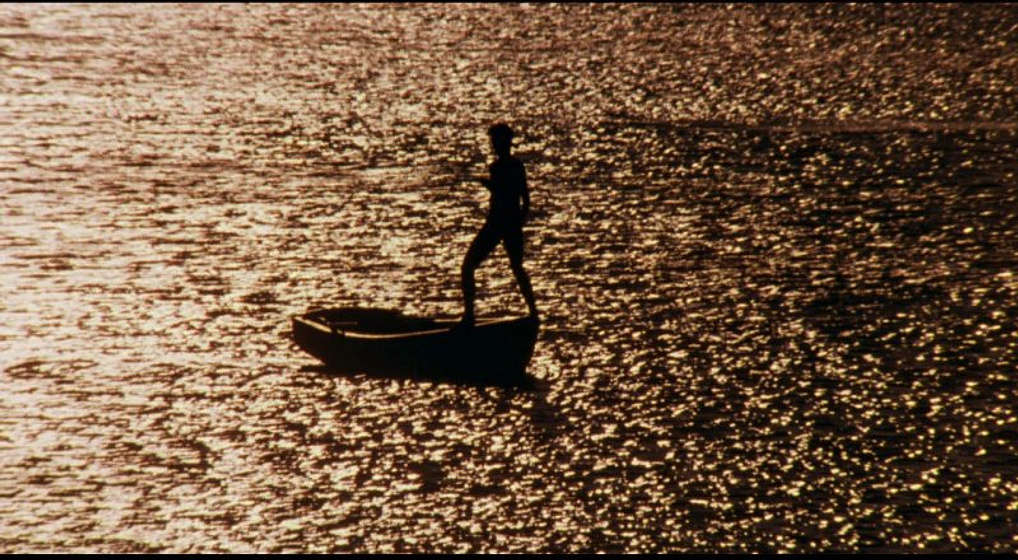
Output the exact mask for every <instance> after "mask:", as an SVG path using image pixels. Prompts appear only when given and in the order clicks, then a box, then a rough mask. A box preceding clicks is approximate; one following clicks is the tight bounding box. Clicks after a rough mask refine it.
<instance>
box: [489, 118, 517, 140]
mask: <svg viewBox="0 0 1018 560" xmlns="http://www.w3.org/2000/svg"><path fill="white" fill-rule="evenodd" d="M488 136H491V139H492V140H495V141H496V142H497V141H499V140H503V139H504V140H505V141H506V142H512V140H513V129H511V128H509V125H507V124H506V123H504V122H500V123H496V124H493V125H491V127H490V128H488Z"/></svg>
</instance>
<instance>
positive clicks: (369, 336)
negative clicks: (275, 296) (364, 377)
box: [293, 312, 532, 341]
mask: <svg viewBox="0 0 1018 560" xmlns="http://www.w3.org/2000/svg"><path fill="white" fill-rule="evenodd" d="M309 315H314V312H312V313H308V314H305V315H297V316H294V317H293V320H294V321H300V322H301V323H303V324H305V325H307V326H308V327H311V328H313V329H315V330H317V331H320V332H322V333H325V334H328V335H333V336H341V337H344V338H352V339H360V340H376V341H377V340H407V339H414V338H421V337H426V336H436V335H442V334H451V333H453V330H452V327H453V326H455V325H456V322H455V321H450V322H449V324H450V326H449V327H444V328H439V329H428V330H422V331H407V332H401V333H381V334H376V333H365V332H358V331H346V330H340V329H333V328H332V327H330V326H329V325H328V324H326V323H323V322H321V321H317V320H315V319H312V318H310V317H309ZM530 320H532V318H531V317H517V318H513V319H485V320H482V321H479V322H477V323H476V324H475V325H474V328H475V329H477V328H481V327H489V326H495V325H508V324H511V323H516V322H523V321H530Z"/></svg>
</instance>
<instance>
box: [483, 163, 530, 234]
mask: <svg viewBox="0 0 1018 560" xmlns="http://www.w3.org/2000/svg"><path fill="white" fill-rule="evenodd" d="M488 171H489V173H490V174H491V208H490V209H489V210H488V219H489V221H492V220H493V221H497V222H501V223H505V224H506V225H510V224H512V225H516V224H518V223H520V222H522V219H523V215H522V214H523V212H522V208H521V206H520V201H521V198H522V197H523V190H524V189H525V188H526V176H525V174H524V171H523V164H522V163H520V161H519V160H518V159H516V158H514V157H508V158H500V159H498V160H496V161H495V163H492V164H491V165H490V166H488Z"/></svg>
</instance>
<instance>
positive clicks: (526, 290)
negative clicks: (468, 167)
mask: <svg viewBox="0 0 1018 560" xmlns="http://www.w3.org/2000/svg"><path fill="white" fill-rule="evenodd" d="M488 136H489V137H490V138H491V147H492V150H493V151H494V152H495V162H494V163H492V164H491V165H490V166H488V171H489V173H490V178H488V179H482V180H481V183H482V184H483V185H484V186H485V187H486V188H487V189H488V190H489V191H490V192H491V199H490V200H491V202H490V207H489V209H488V217H487V219H486V220H485V222H484V226H483V227H481V231H479V232H478V233H477V236H476V237H474V240H473V241H472V242H471V243H470V249H468V250H467V255H466V257H465V258H464V259H463V267H462V270H461V278H462V283H463V320H462V324H463V325H465V326H472V325H473V324H474V296H475V286H474V271H475V270H477V267H478V266H480V265H481V262H483V261H484V259H486V258H488V255H490V254H491V251H492V250H493V249H494V248H495V246H496V245H498V244H499V242H502V245H503V246H504V247H505V250H506V253H507V254H508V255H509V264H510V266H511V267H512V271H513V275H514V276H515V277H516V283H517V284H518V285H519V287H520V291H521V292H523V297H524V299H526V300H527V307H528V308H529V310H530V316H531V317H532V318H534V319H537V302H536V301H535V299H534V290H533V288H532V287H531V286H530V277H529V276H527V271H526V270H524V269H523V223H524V222H525V221H526V219H527V214H528V213H529V212H530V193H529V191H528V190H527V174H526V170H525V169H524V168H523V163H522V162H520V160H518V159H516V158H515V157H513V156H512V155H511V154H510V151H511V150H512V141H513V130H512V128H510V127H509V125H507V124H505V123H498V124H495V125H493V126H491V128H489V129H488Z"/></svg>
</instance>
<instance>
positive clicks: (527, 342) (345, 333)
mask: <svg viewBox="0 0 1018 560" xmlns="http://www.w3.org/2000/svg"><path fill="white" fill-rule="evenodd" d="M292 324H293V339H294V341H295V342H296V343H297V345H298V346H299V347H300V348H301V349H302V350H304V351H305V352H307V353H308V354H311V355H312V356H314V357H315V358H318V359H319V360H321V361H322V362H324V363H325V364H326V365H328V366H329V369H330V370H334V371H337V372H341V373H366V374H369V375H376V376H386V377H411V378H421V379H435V380H449V381H461V382H480V383H486V384H487V383H512V384H515V383H518V382H521V381H523V380H526V379H528V378H527V376H526V369H527V365H528V364H529V362H530V358H531V356H532V355H533V352H534V345H535V343H536V341H537V332H538V323H537V321H536V320H535V319H532V318H516V319H501V320H488V321H479V322H478V324H477V325H476V326H474V327H472V328H457V327H456V322H455V321H451V320H446V321H443V320H436V319H425V318H417V317H408V316H405V315H402V314H401V313H399V312H396V311H388V310H375V309H360V308H342V309H322V310H317V311H312V312H310V313H306V314H304V315H300V316H297V317H294V318H293V320H292Z"/></svg>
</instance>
